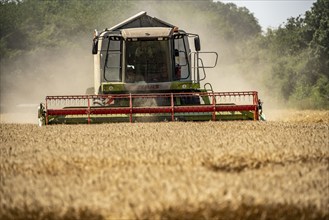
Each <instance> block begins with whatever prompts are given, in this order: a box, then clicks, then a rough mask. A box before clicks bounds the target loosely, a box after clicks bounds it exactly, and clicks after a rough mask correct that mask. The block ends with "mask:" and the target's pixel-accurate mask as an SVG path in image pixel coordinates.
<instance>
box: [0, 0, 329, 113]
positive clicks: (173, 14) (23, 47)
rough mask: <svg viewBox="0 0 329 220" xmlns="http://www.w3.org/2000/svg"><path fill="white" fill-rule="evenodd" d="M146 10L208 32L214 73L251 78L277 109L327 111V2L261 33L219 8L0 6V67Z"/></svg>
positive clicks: (236, 11) (59, 0)
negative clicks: (217, 53)
mask: <svg viewBox="0 0 329 220" xmlns="http://www.w3.org/2000/svg"><path fill="white" fill-rule="evenodd" d="M149 9H150V10H152V11H153V12H154V13H155V14H159V15H161V16H157V17H159V18H160V19H163V20H165V21H168V22H169V23H174V24H175V23H178V24H182V25H186V26H188V25H190V27H191V29H198V30H199V29H201V30H202V31H204V32H208V33H210V32H211V36H212V37H210V38H209V42H211V43H213V44H217V43H216V42H221V45H225V47H223V48H224V49H223V50H224V51H223V53H227V54H230V56H225V58H223V61H222V65H230V64H234V65H237V66H238V68H240V69H241V70H244V73H245V75H246V78H252V77H257V78H258V81H259V83H262V84H263V85H264V86H265V88H266V90H267V91H268V92H270V93H271V94H274V96H275V97H276V98H278V99H281V100H283V102H284V103H285V104H287V105H289V106H295V107H300V108H325V109H328V108H329V27H328V26H329V17H328V16H329V1H327V0H317V1H316V2H315V3H314V4H313V6H312V8H311V9H310V10H309V11H307V12H306V14H305V16H298V17H295V18H294V17H291V18H289V19H287V21H286V22H285V23H284V24H283V25H281V26H280V27H278V28H275V29H267V30H266V31H265V32H262V30H261V27H260V25H259V23H258V21H257V19H256V18H255V17H254V16H253V14H252V13H251V12H250V11H249V10H248V9H247V8H244V7H237V6H236V5H235V4H233V3H228V4H225V3H222V2H220V1H218V2H213V1H211V0H199V1H137V0H136V1H129V0H122V1H116V0H109V1H104V0H94V1H91V0H70V1H67V0H51V1H40V0H0V25H1V26H0V30H1V32H0V59H1V61H0V62H1V63H0V64H2V66H8V65H5V64H9V63H11V62H13V61H15V60H16V59H17V58H18V57H21V56H27V55H28V56H36V54H37V53H38V52H39V51H42V50H43V49H49V48H51V49H60V48H65V49H66V50H72V49H73V50H74V48H76V47H81V45H83V47H86V48H89V47H90V41H91V38H92V31H93V29H95V28H97V29H104V28H105V27H111V26H112V25H115V24H117V23H118V22H121V21H122V20H125V19H126V18H127V17H130V16H132V15H133V14H135V13H137V12H139V11H142V10H145V11H148V10H149ZM150 15H153V14H151V12H150ZM155 16H156V15H155ZM221 45H218V47H219V48H221ZM12 72H16V73H17V72H20V74H25V73H24V67H23V66H20V65H15V67H11V68H6V69H4V68H1V73H0V74H1V75H0V76H1V78H3V79H4V78H5V77H4V76H5V75H9V74H12Z"/></svg>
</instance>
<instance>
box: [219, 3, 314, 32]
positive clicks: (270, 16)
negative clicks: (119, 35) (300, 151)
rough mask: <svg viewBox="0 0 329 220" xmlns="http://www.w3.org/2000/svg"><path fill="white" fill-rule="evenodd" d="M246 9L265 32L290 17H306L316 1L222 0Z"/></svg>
mask: <svg viewBox="0 0 329 220" xmlns="http://www.w3.org/2000/svg"><path fill="white" fill-rule="evenodd" d="M220 1H221V2H223V3H229V2H232V3H234V4H236V5H237V6H239V7H246V8H248V9H249V11H250V12H251V13H253V14H254V16H255V17H256V18H257V19H258V23H259V24H260V26H261V27H262V29H263V31H265V30H266V29H267V28H277V27H279V25H282V24H283V23H284V22H286V21H287V19H288V18H290V17H297V16H299V15H304V14H305V12H306V11H308V10H310V9H311V7H312V5H313V3H314V2H316V0H232V1H231V0H220Z"/></svg>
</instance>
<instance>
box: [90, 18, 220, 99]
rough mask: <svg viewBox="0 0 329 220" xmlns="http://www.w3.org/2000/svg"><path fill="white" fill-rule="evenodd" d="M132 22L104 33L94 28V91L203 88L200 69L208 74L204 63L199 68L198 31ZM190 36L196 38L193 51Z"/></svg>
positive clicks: (122, 91) (167, 90)
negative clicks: (189, 32) (135, 24)
mask: <svg viewBox="0 0 329 220" xmlns="http://www.w3.org/2000/svg"><path fill="white" fill-rule="evenodd" d="M127 24H129V23H127ZM127 24H126V23H124V25H126V26H127ZM132 24H133V21H132ZM132 24H129V25H128V27H126V28H122V29H121V28H111V29H110V30H108V29H105V30H104V31H102V32H101V33H98V32H97V31H95V35H94V39H93V48H92V53H93V54H94V94H96V95H97V94H109V93H131V92H173V91H177V92H189V91H196V90H199V89H200V81H201V80H203V79H204V78H205V77H203V78H201V77H200V73H199V72H200V71H199V69H201V72H202V73H203V74H204V76H205V72H204V68H205V67H203V66H202V67H201V68H200V64H202V65H203V63H202V60H200V58H199V51H200V49H201V46H200V39H199V36H198V35H196V34H188V33H186V32H185V31H183V30H179V29H178V28H177V27H175V26H170V25H167V26H164V25H163V26H159V27H158V26H155V27H154V26H152V27H130V26H133V25H132ZM124 25H123V26H124ZM121 26H122V25H121ZM121 26H120V27H121ZM189 37H193V38H194V46H195V48H194V49H195V50H194V52H192V50H191V49H190V44H189ZM215 55H216V60H215V62H216V63H217V57H218V55H217V53H215ZM215 65H216V64H215ZM215 65H214V66H215Z"/></svg>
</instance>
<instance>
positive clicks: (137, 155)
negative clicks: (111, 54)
mask: <svg viewBox="0 0 329 220" xmlns="http://www.w3.org/2000/svg"><path fill="white" fill-rule="evenodd" d="M0 126H1V127H0V150H1V158H0V170H1V171H0V219H329V112H328V111H298V112H291V111H290V112H288V113H287V112H286V113H285V114H284V116H283V114H281V116H278V118H277V119H275V120H271V121H267V122H242V121H238V122H201V123H200V122H198V123H196V122H163V123H133V124H129V123H121V124H101V125H56V126H48V127H42V128H39V127H38V126H37V125H34V124H8V123H2V124H0Z"/></svg>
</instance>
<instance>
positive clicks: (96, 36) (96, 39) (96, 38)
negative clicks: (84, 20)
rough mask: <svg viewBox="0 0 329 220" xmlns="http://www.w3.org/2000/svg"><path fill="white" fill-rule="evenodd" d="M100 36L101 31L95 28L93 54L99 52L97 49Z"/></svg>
mask: <svg viewBox="0 0 329 220" xmlns="http://www.w3.org/2000/svg"><path fill="white" fill-rule="evenodd" d="M98 36H99V33H98V31H97V30H96V29H95V30H94V37H93V46H92V50H91V52H92V54H97V51H98Z"/></svg>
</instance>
